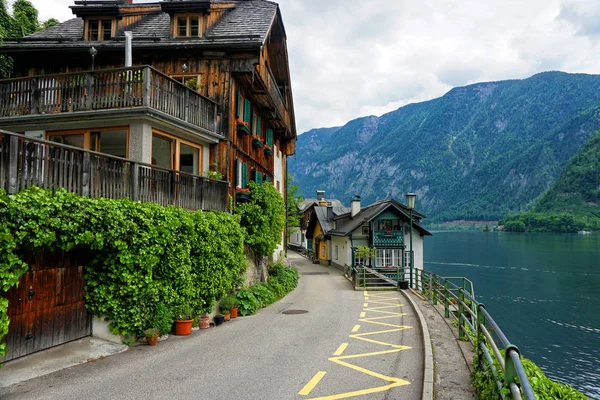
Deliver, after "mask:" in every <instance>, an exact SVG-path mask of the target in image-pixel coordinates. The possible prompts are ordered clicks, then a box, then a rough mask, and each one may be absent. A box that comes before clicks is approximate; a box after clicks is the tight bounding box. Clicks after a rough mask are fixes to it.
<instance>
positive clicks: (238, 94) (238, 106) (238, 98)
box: [237, 89, 244, 118]
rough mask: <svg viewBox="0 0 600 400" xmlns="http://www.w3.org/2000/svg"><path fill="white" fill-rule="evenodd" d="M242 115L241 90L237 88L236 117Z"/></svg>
mask: <svg viewBox="0 0 600 400" xmlns="http://www.w3.org/2000/svg"><path fill="white" fill-rule="evenodd" d="M242 115H244V98H243V97H242V91H241V90H240V89H238V93H237V117H238V118H242Z"/></svg>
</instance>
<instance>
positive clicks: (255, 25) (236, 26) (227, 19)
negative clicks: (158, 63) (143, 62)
mask: <svg viewBox="0 0 600 400" xmlns="http://www.w3.org/2000/svg"><path fill="white" fill-rule="evenodd" d="M212 2H215V3H223V2H224V1H220V0H212ZM229 3H233V4H235V7H233V8H231V9H227V10H226V11H225V14H224V16H223V17H222V18H221V19H220V20H219V21H217V22H216V23H215V24H214V25H213V26H211V27H210V28H209V29H208V31H207V32H206V35H205V36H204V37H200V38H193V39H191V38H171V37H170V32H171V31H170V17H169V15H168V14H167V13H165V12H162V11H161V10H160V9H159V8H150V10H151V11H150V12H149V13H148V14H147V15H145V16H144V17H143V18H142V19H141V20H140V21H138V22H137V23H135V24H133V25H132V26H129V27H127V28H126V30H130V31H131V32H132V33H133V46H134V48H160V47H178V46H179V47H185V48H195V47H199V48H204V47H206V48H212V47H223V46H228V47H232V46H233V47H235V46H239V47H244V48H248V47H252V48H254V47H255V48H260V46H262V45H263V44H264V43H265V41H266V39H267V36H268V35H269V32H270V30H271V27H272V26H273V23H274V21H275V19H276V18H277V17H278V16H279V17H280V13H279V7H278V5H277V4H276V3H273V2H270V1H266V0H231V1H229ZM150 5H154V6H156V5H158V3H150V4H144V6H150ZM136 6H140V4H138V3H135V4H132V5H131V7H136ZM95 7H100V6H95ZM120 7H128V6H127V5H120ZM83 30H84V23H83V19H81V18H74V19H71V20H68V21H66V22H63V23H61V24H59V25H56V26H53V27H51V28H48V29H46V30H43V31H41V32H36V33H34V34H32V35H29V36H26V37H24V38H20V39H16V40H12V41H11V40H6V41H5V42H4V43H3V44H2V45H0V51H11V50H25V49H32V50H33V49H52V48H61V49H64V48H72V49H78V48H86V49H87V48H89V47H90V46H94V47H97V48H108V49H110V48H113V47H114V48H119V49H120V48H122V47H123V41H124V38H125V36H124V32H123V31H119V32H117V37H116V40H110V41H99V42H90V41H84V40H82V38H83Z"/></svg>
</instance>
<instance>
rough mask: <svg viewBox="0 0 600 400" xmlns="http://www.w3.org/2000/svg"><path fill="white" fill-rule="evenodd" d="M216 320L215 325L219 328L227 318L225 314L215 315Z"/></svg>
mask: <svg viewBox="0 0 600 400" xmlns="http://www.w3.org/2000/svg"><path fill="white" fill-rule="evenodd" d="M214 320H215V325H216V326H219V325H221V324H222V323H223V322H225V316H224V315H223V314H217V315H215V318H214Z"/></svg>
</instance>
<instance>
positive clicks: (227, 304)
mask: <svg viewBox="0 0 600 400" xmlns="http://www.w3.org/2000/svg"><path fill="white" fill-rule="evenodd" d="M237 305H238V299H237V298H236V297H235V296H234V295H231V294H230V295H228V296H225V297H223V298H222V299H221V305H220V307H221V311H224V310H227V311H229V310H231V309H232V308H236V307H237Z"/></svg>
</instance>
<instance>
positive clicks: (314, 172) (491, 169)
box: [290, 72, 600, 223]
mask: <svg viewBox="0 0 600 400" xmlns="http://www.w3.org/2000/svg"><path fill="white" fill-rule="evenodd" d="M598 129H600V76H598V75H585V74H566V73H562V72H546V73H541V74H538V75H535V76H533V77H531V78H529V79H524V80H512V81H502V82H490V83H479V84H474V85H470V86H466V87H460V88H455V89H452V90H451V91H450V92H448V93H447V94H446V95H444V96H443V97H441V98H438V99H435V100H431V101H428V102H424V103H418V104H410V105H407V106H405V107H402V108H400V109H398V110H397V111H394V112H391V113H389V114H386V115H383V116H382V117H379V118H378V117H367V118H360V119H357V120H354V121H351V122H349V123H348V124H346V125H345V126H343V127H339V128H329V129H318V130H312V131H309V132H307V133H305V134H303V135H301V136H300V137H299V138H298V145H297V151H296V157H295V158H294V159H290V172H291V174H292V175H293V176H294V178H295V180H296V181H297V182H298V184H299V186H300V191H301V192H302V193H303V194H304V195H305V196H311V195H313V193H314V191H315V190H317V189H323V190H326V191H327V196H328V197H335V198H337V199H340V200H342V201H346V202H348V201H349V199H350V198H351V197H352V196H353V195H356V194H358V195H361V196H362V197H363V201H364V202H365V203H368V202H372V201H375V200H377V199H381V198H385V197H390V196H391V197H394V198H396V199H399V200H401V201H404V199H403V195H404V193H406V192H409V191H413V192H416V193H417V194H418V198H417V208H418V209H419V211H422V212H424V213H425V214H427V216H428V219H427V221H428V222H430V223H431V222H443V221H452V220H498V219H500V218H502V217H504V216H506V215H508V214H511V213H515V212H520V211H524V210H525V209H526V208H527V206H528V205H531V204H532V203H533V201H535V200H536V199H537V198H538V197H539V196H540V195H541V194H542V193H544V192H545V191H546V190H547V189H548V188H549V187H550V186H551V185H552V183H553V182H554V181H555V180H556V178H557V177H558V175H559V174H560V172H561V170H562V169H563V167H564V166H565V165H566V163H567V162H568V161H569V159H570V158H571V157H573V156H574V155H575V153H577V151H578V150H579V149H580V148H581V147H582V146H583V145H584V144H585V143H586V142H587V141H588V140H589V139H590V138H591V137H592V135H593V133H594V132H595V131H596V130H598Z"/></svg>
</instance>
